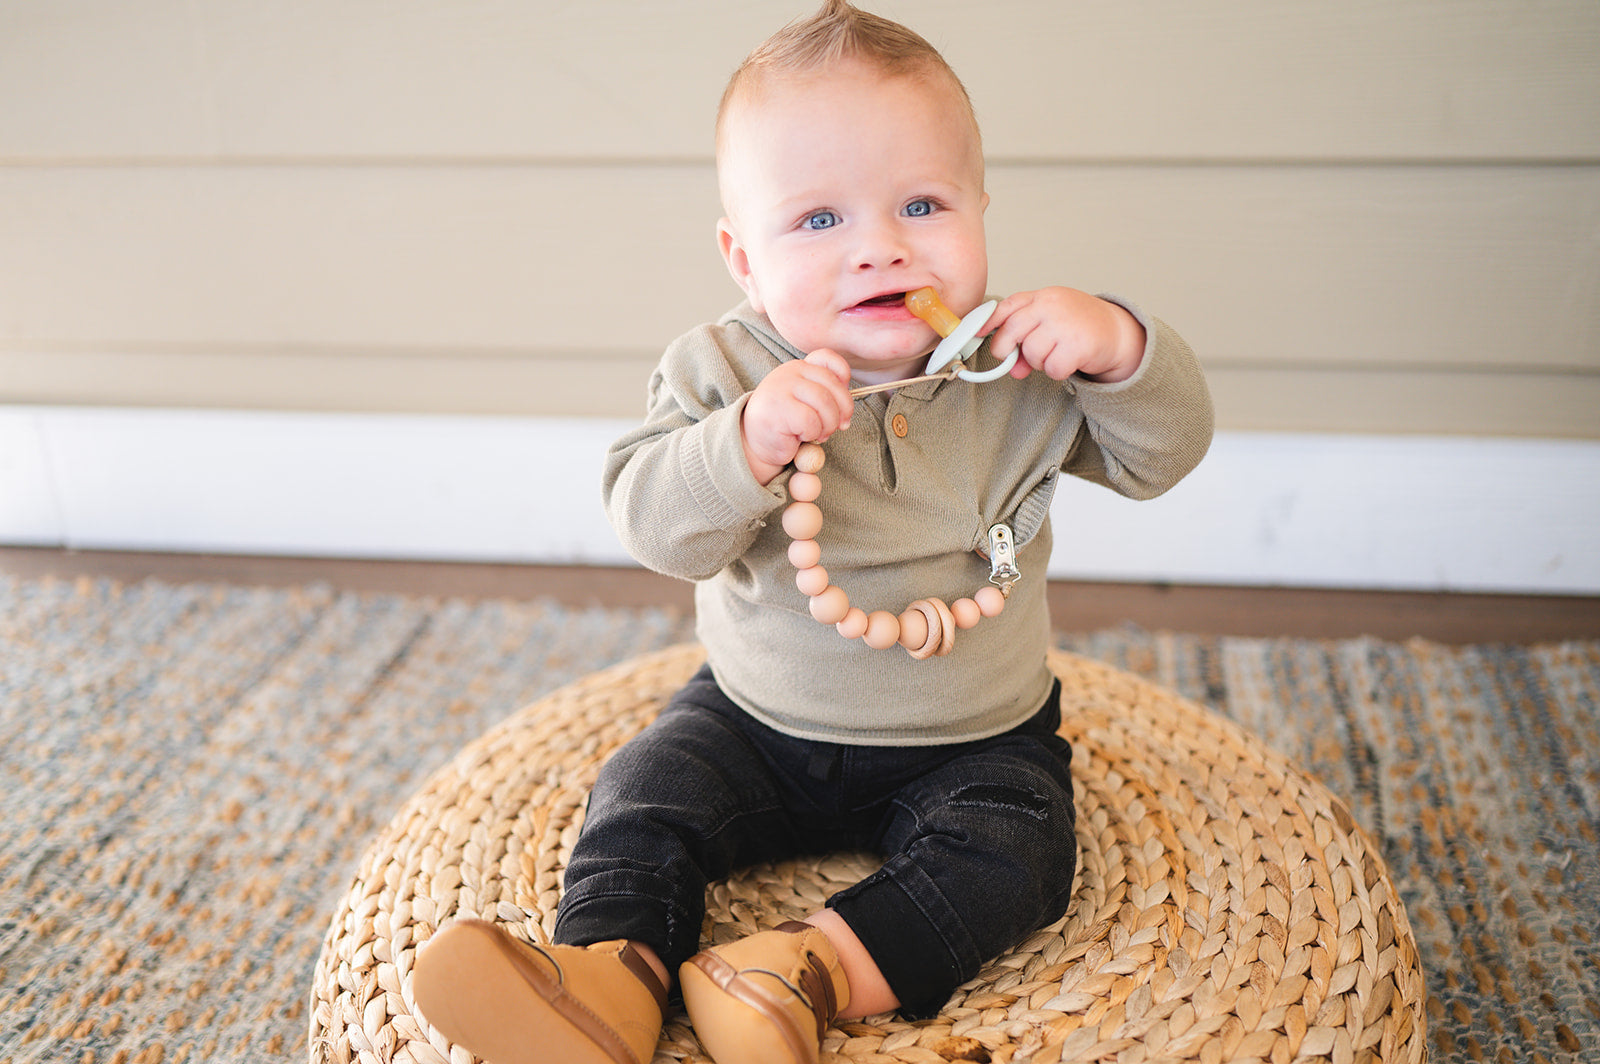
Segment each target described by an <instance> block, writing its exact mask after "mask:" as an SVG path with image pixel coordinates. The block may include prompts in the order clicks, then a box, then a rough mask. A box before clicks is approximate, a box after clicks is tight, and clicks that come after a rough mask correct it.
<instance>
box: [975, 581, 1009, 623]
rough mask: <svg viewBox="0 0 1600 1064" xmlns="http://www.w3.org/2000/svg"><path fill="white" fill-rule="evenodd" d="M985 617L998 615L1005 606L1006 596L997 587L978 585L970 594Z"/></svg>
mask: <svg viewBox="0 0 1600 1064" xmlns="http://www.w3.org/2000/svg"><path fill="white" fill-rule="evenodd" d="M972 598H973V601H975V602H977V604H978V609H980V610H982V611H983V615H984V616H985V617H998V616H1000V611H1001V610H1003V609H1005V608H1006V597H1005V595H1003V594H1001V593H1000V589H999V588H997V587H980V588H979V589H978V590H977V591H976V592H975V593H974V594H973V596H972Z"/></svg>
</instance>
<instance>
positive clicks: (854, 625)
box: [834, 606, 867, 639]
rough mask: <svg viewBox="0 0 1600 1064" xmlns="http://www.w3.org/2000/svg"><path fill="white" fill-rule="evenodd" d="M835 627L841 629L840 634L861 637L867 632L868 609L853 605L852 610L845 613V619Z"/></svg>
mask: <svg viewBox="0 0 1600 1064" xmlns="http://www.w3.org/2000/svg"><path fill="white" fill-rule="evenodd" d="M834 627H835V628H837V629H839V634H840V635H842V636H844V637H845V638H846V639H860V638H861V637H862V636H864V635H866V634H867V611H866V610H863V609H862V608H861V607H860V606H851V607H850V612H848V613H846V614H845V615H844V620H842V621H840V622H839V623H838V624H836V625H834Z"/></svg>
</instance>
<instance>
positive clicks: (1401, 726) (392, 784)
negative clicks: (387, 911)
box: [0, 577, 1600, 1064]
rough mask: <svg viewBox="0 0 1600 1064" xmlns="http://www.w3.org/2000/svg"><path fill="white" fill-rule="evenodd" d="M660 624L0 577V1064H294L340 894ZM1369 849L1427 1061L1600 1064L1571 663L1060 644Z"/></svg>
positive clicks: (1592, 713) (1129, 639) (1498, 656)
mask: <svg viewBox="0 0 1600 1064" xmlns="http://www.w3.org/2000/svg"><path fill="white" fill-rule="evenodd" d="M691 634H692V633H691V625H690V622H689V620H688V619H687V618H685V617H684V616H682V615H679V614H676V613H673V612H670V611H659V610H622V609H615V610H603V609H587V610H580V609H570V608H564V607H561V606H558V605H555V604H553V603H550V602H522V603H517V602H468V601H463V600H454V599H434V598H419V597H406V596H397V595H376V594H350V593H339V592H335V591H333V590H330V589H328V588H326V587H320V586H311V587H303V588H297V589H290V590H268V589H252V588H242V587H230V586H221V585H171V584H162V583H156V582H147V583H141V584H137V585H125V586H124V585H117V584H113V583H110V582H105V581H93V580H80V581H76V582H72V581H53V580H22V579H14V578H7V577H0V814H3V815H0V1061H17V1062H22V1061H51V1062H54V1061H75V1062H80V1064H89V1062H94V1064H102V1062H124V1064H158V1062H159V1064H167V1062H174V1061H241V1062H242V1061H263V1060H295V1061H300V1060H305V1059H306V1056H307V1047H306V1026H307V1015H306V1002H307V997H308V994H309V991H310V977H311V970H312V967H313V965H314V963H315V961H316V957H317V952H318V950H319V948H320V945H321V941H322V935H323V932H324V930H325V929H326V925H327V921H328V918H329V916H330V914H331V913H332V911H333V909H334V907H335V904H336V901H337V899H338V898H339V896H340V894H341V892H342V891H343V889H344V888H345V886H346V885H347V884H348V881H349V878H350V876H351V874H352V872H353V870H354V863H355V861H356V859H357V858H358V856H359V855H360V854H361V852H362V851H363V849H364V848H365V847H366V845H367V843H368V842H369V840H370V839H371V838H372V837H373V835H374V834H375V833H376V832H377V831H378V829H379V828H380V827H381V826H382V824H383V823H384V822H385V821H386V820H387V819H388V818H389V816H390V815H391V814H392V813H393V812H394V811H395V809H396V808H397V807H398V806H399V805H400V804H401V803H402V802H403V801H404V800H405V799H406V798H407V797H408V796H409V795H410V794H411V793H412V792H413V791H414V790H416V788H417V787H418V786H419V785H420V783H421V782H422V780H423V779H424V778H426V776H428V775H429V774H430V773H431V772H432V771H433V770H434V769H435V768H437V767H438V766H440V765H441V764H443V763H444V762H445V761H446V760H447V759H448V758H449V757H450V755H451V754H452V753H453V752H454V751H455V750H456V749H458V748H459V747H461V746H462V745H464V744H465V743H466V742H468V741H469V740H471V739H472V738H474V737H476V736H477V735H479V734H481V733H482V732H483V731H484V730H485V729H486V728H488V727H489V726H490V725H491V724H493V723H494V722H495V721H497V720H499V719H500V718H502V717H504V716H505V715H507V714H508V713H510V712H511V711H513V710H514V709H516V708H517V707H519V706H521V705H524V704H526V703H528V702H530V701H532V700H533V699H535V698H537V697H539V696H540V695H542V694H544V693H546V692H548V691H550V690H553V689H554V688H555V687H557V686H559V685H561V684H563V683H565V682H567V681H569V680H572V679H575V678H577V677H579V676H581V675H584V674H586V673H588V672H591V671H593V670H595V669H598V668H601V667H603V666H605V665H608V664H611V663H613V662H616V661H619V660H621V659H623V658H627V657H631V656H633V655H635V654H638V653H642V652H644V651H648V650H653V649H657V648H660V647H663V646H667V645H670V644H672V643H674V642H679V641H682V640H684V639H687V638H690V637H691ZM1059 644H1060V645H1061V646H1062V647H1063V648H1064V649H1068V650H1072V651H1075V652H1077V653H1080V654H1084V655H1087V656H1089V657H1093V658H1097V659H1100V660H1103V661H1106V662H1108V663H1110V664H1112V665H1115V666H1117V667H1119V668H1123V669H1127V670H1128V671H1130V672H1134V673H1136V674H1139V675H1141V676H1145V677H1148V678H1150V679H1153V680H1155V681H1157V682H1159V683H1162V684H1164V685H1166V686H1168V687H1170V688H1173V689H1174V690H1177V691H1178V692H1180V693H1182V694H1184V695H1186V696H1188V697H1190V698H1193V699H1195V700H1196V701H1199V702H1202V703H1204V704H1206V705H1208V706H1211V707H1213V708H1215V709H1216V710H1218V711H1220V712H1222V713H1223V714H1225V715H1227V716H1229V717H1232V718H1233V719H1235V720H1237V721H1238V722H1240V723H1241V724H1243V725H1245V726H1246V727H1248V728H1250V729H1252V730H1253V731H1255V732H1256V733H1258V734H1259V735H1261V736H1262V737H1263V738H1264V739H1266V741H1267V742H1268V743H1269V744H1270V745H1272V746H1274V747H1275V748H1277V749H1278V750H1280V751H1282V752H1284V753H1286V754H1288V755H1289V756H1290V757H1292V758H1294V759H1295V760H1296V761H1298V762H1299V763H1300V764H1301V765H1302V766H1303V767H1304V768H1306V769H1307V770H1309V771H1310V772H1311V773H1312V774H1313V775H1315V776H1316V777H1318V778H1319V779H1320V780H1322V781H1323V782H1324V783H1325V784H1327V785H1328V787H1329V788H1330V789H1332V790H1333V791H1334V792H1335V793H1336V794H1338V795H1339V796H1341V797H1342V798H1344V799H1345V801H1346V802H1347V803H1348V804H1349V805H1350V807H1351V809H1352V810H1353V811H1354V813H1355V815H1356V816H1357V818H1358V819H1359V820H1360V821H1361V823H1362V825H1363V826H1364V827H1365V828H1366V829H1367V831H1368V832H1369V833H1370V834H1371V835H1372V836H1373V837H1374V838H1375V839H1376V840H1378V842H1379V844H1380V847H1381V849H1382V851H1383V854H1384V857H1385V859H1386V861H1387V862H1388V865H1389V868H1390V871H1391V873H1392V875H1393V877H1394V881H1395V883H1396V885H1397V887H1398V888H1399V890H1400V893H1401V895H1402V897H1403V898H1404V901H1405V903H1406V907H1407V909H1408V911H1409V913H1410V916H1411V922H1412V926H1413V930H1414V931H1415V933H1416V937H1417V942H1418V946H1419V948H1420V951H1421V954H1422V959H1423V963H1424V965H1425V967H1426V971H1427V980H1428V988H1429V991H1430V996H1429V1002H1428V1013H1429V1031H1430V1040H1431V1042H1432V1047H1433V1059H1434V1060H1435V1061H1478V1060H1486V1061H1496V1062H1499V1061H1505V1062H1521V1061H1538V1060H1547V1061H1552V1062H1560V1061H1570V1062H1574V1064H1576V1062H1580V1061H1593V1060H1600V942H1597V940H1596V939H1597V933H1600V932H1597V931H1596V927H1597V925H1600V845H1597V838H1596V836H1597V833H1600V763H1597V761H1596V753H1595V752H1596V751H1597V750H1600V643H1592V642H1588V643H1573V644H1564V645H1546V646H1532V647H1525V646H1480V647H1467V648H1451V647H1443V646H1438V645H1435V644H1430V643H1420V642H1418V643H1407V644H1397V643H1389V642H1380V641H1376V640H1351V641H1338V642H1312V641H1300V640H1260V639H1234V638H1215V637H1201V636H1189V635H1179V634H1160V633H1148V632H1144V631H1139V630H1135V629H1125V630H1111V631H1101V632H1093V633H1062V634H1061V636H1060V639H1059Z"/></svg>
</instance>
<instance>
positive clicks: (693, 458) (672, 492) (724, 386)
mask: <svg viewBox="0 0 1600 1064" xmlns="http://www.w3.org/2000/svg"><path fill="white" fill-rule="evenodd" d="M738 328H739V327H738V326H729V327H721V326H708V327H706V328H703V329H699V330H696V331H695V332H693V333H690V334H689V335H687V336H685V337H683V338H681V339H680V340H678V341H677V342H676V343H674V344H673V346H672V347H670V348H668V350H667V353H666V354H665V355H663V357H662V360H661V364H660V365H659V366H658V367H657V368H656V370H655V372H654V373H653V374H652V375H651V378H650V387H649V401H648V412H647V414H646V416H645V419H644V422H643V424H641V425H640V426H639V427H638V428H637V429H634V430H633V431H631V432H629V433H627V434H626V435H624V436H623V437H622V438H621V439H619V440H617V442H616V443H614V444H612V446H611V449H610V450H609V451H608V452H607V455H606V465H605V473H604V478H603V481H602V487H601V490H602V495H603V498H604V502H605V507H606V516H607V517H608V518H609V519H610V521H611V526H612V528H613V529H615V530H616V533H617V536H618V538H619V539H621V541H622V544H623V546H624V547H625V548H626V549H627V551H628V552H629V553H630V554H631V555H633V557H634V558H635V559H637V560H638V561H639V562H640V564H642V565H644V566H646V567H647V568H650V569H653V570H655V571H656V572H659V573H664V574H666V575H668V576H675V577H680V578H682V579H686V580H703V579H706V578H708V577H710V576H713V575H715V574H716V573H717V572H719V571H721V570H722V569H723V568H724V567H725V566H727V565H728V564H730V563H731V562H733V561H735V560H736V559H738V558H739V557H740V556H741V555H743V554H744V552H745V551H746V550H747V549H748V548H749V546H750V544H751V542H752V541H753V540H754V539H755V537H756V534H757V533H758V532H759V531H760V530H761V528H762V526H763V525H764V524H765V522H766V519H767V518H768V516H769V515H771V513H772V512H773V511H774V510H775V509H776V508H777V507H778V506H780V505H782V503H783V502H784V501H785V500H786V498H787V492H786V491H785V489H784V487H783V480H782V478H780V479H779V480H775V481H773V482H772V484H770V485H765V486H764V485H762V484H760V483H758V482H757V481H756V479H755V475H754V474H753V473H751V471H750V466H749V464H748V463H747V462H746V460H745V457H744V446H743V443H742V441H741V438H740V429H739V421H740V417H741V416H742V415H743V413H744V406H745V403H746V402H748V399H749V393H750V391H751V390H752V389H753V388H754V387H755V384H756V383H757V382H758V381H759V380H760V378H761V376H763V375H765V373H766V372H767V370H769V369H770V368H771V367H772V365H775V364H776V359H775V358H774V357H773V356H771V355H769V354H767V353H765V352H764V349H761V348H760V347H759V345H757V344H755V341H753V340H748V339H745V340H744V341H743V342H742V343H741V340H740V338H739V336H738V335H737V334H735V333H734V330H736V329H738ZM730 345H739V346H740V347H741V348H742V347H744V346H749V347H751V348H753V349H754V350H752V351H743V350H738V351H736V350H734V349H733V348H732V347H731V346H730Z"/></svg>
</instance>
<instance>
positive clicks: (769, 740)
mask: <svg viewBox="0 0 1600 1064" xmlns="http://www.w3.org/2000/svg"><path fill="white" fill-rule="evenodd" d="M1060 722H1061V687H1060V684H1059V683H1058V684H1057V685H1056V686H1055V687H1054V688H1053V689H1052V691H1051V693H1050V697H1049V699H1048V700H1047V701H1046V702H1045V705H1044V707H1043V708H1042V709H1040V710H1039V712H1038V713H1036V714H1035V715H1034V716H1033V717H1032V718H1031V719H1029V720H1028V721H1025V722H1024V723H1023V724H1021V725H1019V726H1018V727H1016V728H1014V729H1013V730H1011V731H1009V732H1007V733H1005V734H1003V735H997V736H994V737H992V738H989V739H980V740H976V741H973V742H966V743H955V744H951V745H948V746H843V745H838V744H833V743H818V742H811V741H808V740H804V739H796V738H793V737H791V736H788V735H784V734H783V733H781V732H778V731H774V730H773V729H771V728H769V727H767V726H766V725H764V724H761V723H760V722H758V721H756V720H755V719H754V718H752V717H751V716H750V715H749V714H747V713H745V712H744V711H743V710H741V709H739V708H738V707H737V706H735V705H734V704H733V703H732V702H731V701H729V699H728V697H727V696H726V695H725V694H723V692H722V690H721V688H719V687H718V686H717V683H716V681H715V680H714V679H712V677H711V672H710V670H709V668H702V669H701V670H700V672H699V673H698V674H696V675H695V677H694V678H693V679H692V680H690V682H689V683H688V685H687V686H685V687H684V688H683V690H681V691H679V692H678V693H677V694H676V695H674V696H673V698H672V700H671V701H670V702H669V703H668V704H667V706H666V707H665V708H664V709H663V710H662V711H661V715H660V717H658V718H657V719H656V721H655V722H654V723H652V724H651V725H650V726H649V727H648V728H646V729H645V730H644V731H643V732H641V733H640V734H639V735H638V736H636V737H635V738H634V739H633V740H632V741H630V742H629V743H627V744H626V745H625V746H624V747H623V748H622V749H621V750H619V751H617V753H616V754H615V755H614V756H613V757H612V758H611V760H610V761H608V762H607V763H606V764H605V765H604V766H603V767H602V768H601V770H600V775H599V779H598V781H597V782H596V784H595V788H594V791H593V793H592V795H591V796H590V799H589V807H588V813H587V816H586V818H585V822H584V826H583V831H582V833H581V835H580V837H579V839H578V841H577V843H576V845H575V846H574V847H573V851H572V857H571V859H570V861H569V863H568V866H567V871H566V877H565V881H564V892H563V895H562V899H561V907H560V910H559V913H558V916H557V921H556V931H555V939H556V941H557V942H564V943H569V944H575V945H583V944H588V943H590V942H599V941H604V940H606V939H613V938H628V939H636V940H638V941H641V942H644V943H647V944H648V945H649V946H651V947H652V948H653V949H654V950H655V951H656V952H657V953H658V954H659V955H660V956H661V959H662V960H663V961H664V962H665V963H666V964H667V968H668V971H671V972H676V971H677V969H678V966H679V965H680V964H682V963H683V962H684V961H685V960H687V959H688V958H689V957H690V956H691V955H693V954H694V953H695V952H696V951H697V950H698V949H699V940H700V928H701V922H702V920H703V919H704V916H705V890H706V885H707V883H708V882H710V881H713V880H717V879H722V878H725V877H726V876H727V875H728V874H729V873H730V872H732V871H733V870H734V869H735V868H738V867H741V866H743V865H748V864H753V863H756V862H759V861H774V860H781V859H784V858H787V857H793V856H796V855H798V854H803V853H820V852H827V851H831V850H870V851H873V852H875V853H877V854H879V855H880V856H882V857H884V858H885V863H884V865H883V867H882V868H881V869H880V870H879V871H877V872H875V873H873V874H872V875H870V876H868V877H867V878H866V879H863V880H862V881H861V882H860V883H857V884H856V885H854V886H852V887H850V888H848V889H847V890H844V891H841V892H840V893H838V894H836V895H834V896H833V897H832V898H830V899H828V902H827V905H828V907H829V908H831V909H833V910H835V911H836V912H838V914H839V915H840V916H842V917H843V918H844V919H845V921H846V922H847V923H848V924H849V925H850V928H851V930H853V931H854V932H855V933H856V935H857V937H859V938H860V939H861V942H862V944H863V945H865V946H866V948H867V950H868V951H869V952H870V953H871V954H872V957H873V959H874V960H875V961H876V962H877V964H878V968H879V970H880V971H882V973H883V975H884V978H885V979H886V980H887V981H888V983H889V986H890V987H891V989H893V990H894V992H895V995H896V996H897V997H898V998H899V999H900V1002H901V1011H902V1012H903V1013H904V1014H905V1015H907V1016H911V1017H924V1016H932V1015H935V1014H937V1012H938V1011H939V1009H940V1007H941V1006H943V1004H944V1003H945V1001H947V1000H948V999H949V996H950V994H951V993H952V992H953V991H954V990H955V988H956V987H958V986H960V985H961V984H962V983H963V982H965V981H967V980H968V979H971V978H972V977H973V976H975V975H976V974H977V973H978V971H979V969H980V968H981V967H982V965H983V964H984V963H986V962H987V961H989V960H991V959H993V958H994V957H996V956H998V955H999V954H1001V953H1003V952H1005V951H1006V950H1007V949H1009V948H1011V947H1012V946H1014V945H1016V944H1017V943H1018V942H1020V941H1021V940H1022V939H1023V938H1024V937H1025V936H1027V934H1028V933H1029V932H1031V931H1033V930H1035V929H1037V928H1039V927H1041V926H1043V925H1045V924H1048V923H1050V922H1052V921H1054V920H1056V919H1058V918H1059V917H1060V916H1061V915H1062V914H1063V913H1065V912H1066V909H1067V903H1068V901H1069V900H1070V898H1071V895H1072V880H1073V875H1074V873H1075V871H1076V867H1077V839H1076V834H1075V831H1074V811H1073V803H1072V780H1071V776H1070V773H1069V766H1070V764H1071V761H1072V748H1071V746H1070V745H1069V744H1068V743H1067V741H1066V740H1065V739H1062V738H1061V737H1059V736H1058V735H1056V729H1057V728H1058V727H1059V726H1060Z"/></svg>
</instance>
